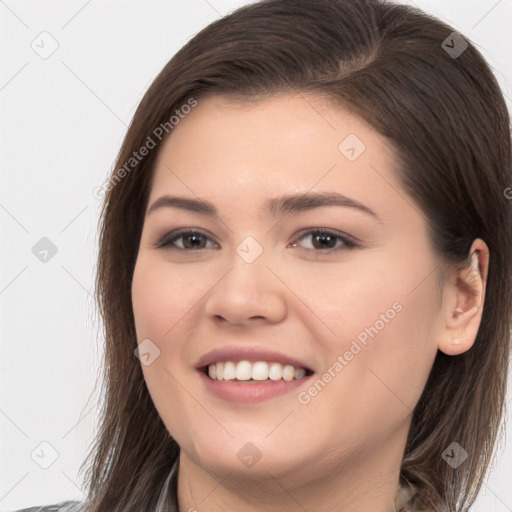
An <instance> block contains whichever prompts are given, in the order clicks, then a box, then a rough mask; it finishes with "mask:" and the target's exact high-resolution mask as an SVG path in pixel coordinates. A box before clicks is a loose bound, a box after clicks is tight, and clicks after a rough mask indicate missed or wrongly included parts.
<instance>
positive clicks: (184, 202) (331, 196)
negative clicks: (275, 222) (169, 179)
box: [146, 192, 382, 222]
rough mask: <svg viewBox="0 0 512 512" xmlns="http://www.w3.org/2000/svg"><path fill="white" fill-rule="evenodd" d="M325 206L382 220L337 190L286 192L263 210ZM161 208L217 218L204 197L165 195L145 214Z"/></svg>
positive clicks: (275, 212)
mask: <svg viewBox="0 0 512 512" xmlns="http://www.w3.org/2000/svg"><path fill="white" fill-rule="evenodd" d="M325 206H346V207H350V208H356V209H358V210H359V211H362V212H364V213H366V214H369V215H371V216H373V217H375V218H376V219H377V220H378V221H379V222H382V221H381V220H380V218H379V216H378V215H377V213H375V211H374V210H372V209H371V208H369V207H368V206H366V205H364V204H363V203H360V202H359V201H356V200H355V199H352V198H350V197H347V196H345V195H343V194H340V193H338V192H308V193H305V194H304V193H302V194H287V195H283V196H279V197H275V198H272V199H268V200H267V201H265V203H264V206H263V207H264V212H265V213H266V214H267V215H270V216H272V217H278V216H280V215H286V214H289V213H300V212H303V211H307V210H312V209H314V208H321V207H325ZM161 208H182V209H184V210H188V211H191V212H196V213H200V214H203V215H207V216H209V217H216V218H219V213H218V210H217V208H216V207H215V205H214V204H213V203H211V202H210V201H207V200H204V199H190V198H185V197H178V196H169V195H165V196H162V197H160V198H159V199H157V200H156V201H155V202H154V203H153V204H152V205H151V207H150V208H149V210H148V212H147V214H146V216H148V215H149V214H150V213H151V212H154V211H156V210H159V209H161Z"/></svg>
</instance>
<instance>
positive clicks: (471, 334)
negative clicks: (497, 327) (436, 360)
mask: <svg viewBox="0 0 512 512" xmlns="http://www.w3.org/2000/svg"><path fill="white" fill-rule="evenodd" d="M469 253H470V255H471V259H470V261H469V262H468V264H467V265H465V266H464V267H463V268H462V269H458V270H456V271H454V272H453V273H452V275H451V276H450V278H449V279H448V281H447V283H446V285H445V293H444V297H445V300H444V301H443V304H442V308H443V310H442V314H443V315H444V328H443V331H442V333H441V335H440V340H439V347H438V348H439V350H440V351H441V352H443V353H445V354H447V355H459V354H462V353H464V352H466V351H467V350H469V349H470V348H471V347H472V346H473V344H474V343H475V340H476V336H477V333H478V329H479V327H480V322H481V320H482V312H483V306H484V300H485V287H486V282H487V270H488V265H489V249H488V247H487V245H486V244H485V242H484V241H483V240H481V239H478V238H477V239H475V240H474V241H473V244H472V246H471V249H470V252H469Z"/></svg>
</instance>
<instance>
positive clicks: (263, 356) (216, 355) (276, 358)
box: [196, 346, 313, 372]
mask: <svg viewBox="0 0 512 512" xmlns="http://www.w3.org/2000/svg"><path fill="white" fill-rule="evenodd" d="M220 361H233V362H238V361H251V362H255V361H268V362H276V363H281V364H284V365H286V364H291V365H292V366H295V367H296V368H304V369H305V370H309V371H310V372H313V370H312V369H311V368H310V367H309V366H308V365H307V364H306V363H304V362H303V361H300V360H299V359H295V358H294V357H290V356H288V355H285V354H281V353H279V352H274V351H273V350H268V349H266V348H259V347H233V346H227V347H219V348H216V349H214V350H211V351H210V352H207V353H206V354H204V355H203V356H201V357H200V358H199V360H198V361H197V363H196V368H197V369H198V370H199V369H202V368H204V367H205V366H209V365H211V364H213V363H217V362H220Z"/></svg>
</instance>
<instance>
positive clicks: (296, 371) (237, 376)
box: [200, 360, 313, 384]
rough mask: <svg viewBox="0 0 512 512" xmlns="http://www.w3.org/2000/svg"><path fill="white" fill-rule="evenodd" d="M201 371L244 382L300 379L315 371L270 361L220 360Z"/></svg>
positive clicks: (217, 377) (225, 379)
mask: <svg viewBox="0 0 512 512" xmlns="http://www.w3.org/2000/svg"><path fill="white" fill-rule="evenodd" d="M200 371H201V372H202V373H204V374H205V375H206V376H207V377H209V378H210V379H211V380H215V381H221V382H222V381H232V382H243V383H248V384H250V383H257V382H278V381H292V380H299V379H302V378H304V377H309V376H310V375H312V374H313V371H311V370H309V369H308V368H301V367H296V366H292V365H291V364H281V363H277V362H271V361H270V362H268V361H247V360H242V361H237V362H234V361H219V362H217V363H213V364H210V365H208V366H203V367H202V368H200Z"/></svg>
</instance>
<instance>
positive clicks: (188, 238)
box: [156, 229, 218, 251]
mask: <svg viewBox="0 0 512 512" xmlns="http://www.w3.org/2000/svg"><path fill="white" fill-rule="evenodd" d="M208 242H212V240H211V239H210V238H209V237H208V235H206V234H205V233H203V232H202V231H196V230H190V229H188V230H179V231H173V232H171V233H168V234H167V235H165V236H164V237H163V238H162V239H161V240H160V242H158V244H157V245H156V248H157V249H159V248H161V247H168V248H169V249H177V250H178V251H180V250H181V251H200V250H202V249H208V248H210V247H211V246H212V245H213V247H214V248H217V247H218V244H217V243H216V242H212V245H210V246H208Z"/></svg>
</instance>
